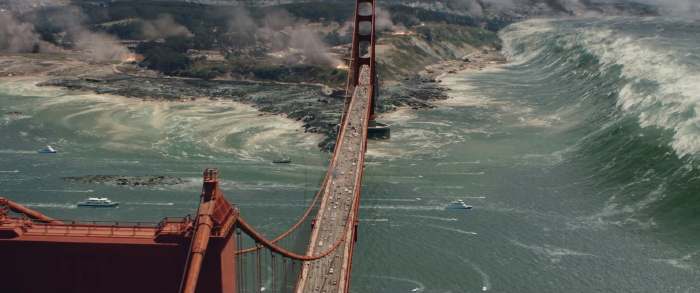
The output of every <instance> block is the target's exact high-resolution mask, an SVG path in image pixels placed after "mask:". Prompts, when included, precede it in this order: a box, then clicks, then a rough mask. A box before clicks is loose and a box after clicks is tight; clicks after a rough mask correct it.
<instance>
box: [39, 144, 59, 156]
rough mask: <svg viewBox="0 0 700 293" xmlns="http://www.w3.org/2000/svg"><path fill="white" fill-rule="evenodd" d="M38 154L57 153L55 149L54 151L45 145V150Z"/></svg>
mask: <svg viewBox="0 0 700 293" xmlns="http://www.w3.org/2000/svg"><path fill="white" fill-rule="evenodd" d="M38 152H39V153H40V154H55V153H58V151H57V150H56V149H54V148H53V147H51V146H50V145H47V146H46V148H44V149H41V150H38Z"/></svg>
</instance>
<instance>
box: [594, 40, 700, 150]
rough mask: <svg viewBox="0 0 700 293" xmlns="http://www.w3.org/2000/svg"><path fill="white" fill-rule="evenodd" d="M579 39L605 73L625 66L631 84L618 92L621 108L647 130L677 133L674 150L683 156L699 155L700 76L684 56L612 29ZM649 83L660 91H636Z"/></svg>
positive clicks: (654, 42) (655, 41)
mask: <svg viewBox="0 0 700 293" xmlns="http://www.w3.org/2000/svg"><path fill="white" fill-rule="evenodd" d="M581 35H582V36H583V38H582V42H583V44H584V45H585V46H586V47H587V48H588V49H589V50H591V51H592V52H593V53H594V54H596V55H597V56H598V57H599V58H600V59H601V61H602V63H603V64H604V66H603V69H604V70H607V69H608V68H609V67H611V66H616V65H622V74H623V75H624V76H625V77H626V78H628V79H629V80H630V81H631V82H630V83H628V84H627V85H626V86H625V87H624V88H623V89H622V90H621V91H620V95H619V100H618V101H617V104H618V106H619V107H620V108H621V109H622V110H624V111H626V112H628V113H632V114H635V115H637V116H638V117H639V121H640V124H641V125H642V126H643V127H648V126H655V127H660V128H665V129H670V130H673V131H674V137H673V142H672V144H671V145H672V146H673V148H674V149H675V150H676V152H677V153H678V154H679V155H680V156H685V155H692V154H698V153H699V152H700V128H699V127H698V125H700V116H698V112H699V111H700V96H698V94H697V93H699V92H700V72H698V70H697V69H696V68H691V67H689V66H688V65H687V64H685V63H684V62H683V61H681V60H679V58H681V57H680V56H681V54H680V52H675V51H673V50H670V49H668V48H663V49H662V48H659V47H658V44H657V42H658V40H656V39H649V38H638V37H637V38H635V37H629V36H625V35H623V34H621V33H619V32H616V31H613V30H610V29H591V30H585V31H583V32H582V33H581ZM648 81H652V82H655V83H656V84H658V90H657V91H655V92H652V93H641V92H639V91H637V90H636V89H635V87H636V86H637V85H638V84H639V83H640V82H648Z"/></svg>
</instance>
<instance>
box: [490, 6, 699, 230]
mask: <svg viewBox="0 0 700 293" xmlns="http://www.w3.org/2000/svg"><path fill="white" fill-rule="evenodd" d="M698 32H700V23H698V22H693V21H689V20H680V19H676V20H672V19H659V18H646V19H639V18H634V19H632V18H630V19H625V18H622V19H620V18H614V19H612V18H611V19H604V20H587V19H584V20H531V21H526V22H522V23H518V24H514V25H512V26H510V27H508V28H506V29H505V30H504V31H503V32H502V33H501V37H502V39H503V41H504V52H505V53H506V55H507V56H508V57H509V58H510V60H511V61H512V64H511V65H510V66H509V69H511V70H514V71H519V72H520V73H521V74H520V76H523V77H526V78H529V79H531V81H534V80H536V81H537V83H538V84H542V85H546V87H550V88H548V89H546V90H544V91H558V92H565V93H567V94H566V95H559V96H560V97H565V98H560V99H556V100H554V101H552V100H547V101H546V102H544V104H545V107H547V108H548V109H549V110H551V111H555V112H557V113H560V114H561V116H562V117H567V119H566V120H571V119H573V120H574V121H575V122H574V123H572V125H567V127H565V130H564V132H565V134H566V135H568V136H569V137H571V138H572V139H571V140H572V143H571V145H572V147H571V148H570V149H569V150H568V151H569V154H570V156H568V158H569V160H570V162H574V163H576V164H579V165H580V166H581V167H582V169H584V170H587V172H589V174H590V177H591V178H593V180H595V184H596V185H597V186H598V187H600V190H603V192H601V193H600V194H599V195H600V196H604V197H605V198H606V200H607V202H608V203H607V205H606V207H605V209H604V210H603V211H602V212H601V213H600V214H598V215H596V216H595V217H597V218H605V219H613V220H615V221H617V222H618V223H622V224H630V223H633V224H638V225H641V226H642V227H657V228H663V229H664V231H668V233H682V232H683V231H687V229H690V228H693V227H696V228H697V227H698V226H700V180H699V179H700V170H699V168H698V167H700V165H699V162H698V158H699V157H700V116H699V115H700V38H699V36H700V35H699V33H698Z"/></svg>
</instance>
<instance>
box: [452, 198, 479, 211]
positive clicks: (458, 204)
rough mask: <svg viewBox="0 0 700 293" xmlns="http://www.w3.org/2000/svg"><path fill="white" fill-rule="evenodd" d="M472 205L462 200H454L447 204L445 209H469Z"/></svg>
mask: <svg viewBox="0 0 700 293" xmlns="http://www.w3.org/2000/svg"><path fill="white" fill-rule="evenodd" d="M472 208H473V207H472V206H470V205H468V204H467V203H465V202H464V201H463V200H461V199H459V200H455V201H453V202H451V203H449V204H448V205H447V207H445V209H447V210H471V209H472Z"/></svg>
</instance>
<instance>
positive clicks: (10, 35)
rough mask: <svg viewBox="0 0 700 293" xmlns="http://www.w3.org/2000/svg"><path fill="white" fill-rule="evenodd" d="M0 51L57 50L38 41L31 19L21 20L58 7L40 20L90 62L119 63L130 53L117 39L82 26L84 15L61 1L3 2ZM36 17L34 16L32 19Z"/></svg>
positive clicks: (0, 3)
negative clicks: (43, 9)
mask: <svg viewBox="0 0 700 293" xmlns="http://www.w3.org/2000/svg"><path fill="white" fill-rule="evenodd" d="M0 5H1V6H0V7H3V8H2V10H3V11H2V12H1V13H0V37H1V38H0V50H2V51H5V52H14V53H17V52H51V51H55V50H57V47H56V46H53V45H51V44H49V43H48V42H45V41H43V40H41V37H40V36H39V34H38V33H37V32H36V28H35V25H34V24H33V23H34V22H36V21H37V19H32V17H26V18H22V17H21V16H24V15H29V14H28V13H29V12H32V11H34V10H37V9H41V8H45V7H61V9H60V10H56V11H55V13H53V14H51V15H50V18H49V19H42V21H45V22H48V23H50V24H51V26H52V27H54V28H56V29H58V30H60V31H61V32H63V33H65V39H66V40H67V41H66V42H67V43H68V44H69V45H70V46H72V47H73V48H74V49H77V50H81V51H83V52H84V53H85V54H86V56H87V58H89V59H90V60H92V61H98V62H102V61H118V60H122V59H124V58H125V57H126V56H128V55H129V50H128V49H127V48H126V47H124V46H122V45H121V44H119V42H118V41H117V39H116V38H114V37H112V36H110V35H107V34H103V33H97V32H93V31H90V30H89V29H88V28H87V27H86V26H85V25H83V22H84V19H85V17H84V15H83V12H82V11H81V10H80V9H79V8H77V7H75V6H69V5H67V1H62V0H4V1H3V2H0ZM34 17H36V16H34Z"/></svg>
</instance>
